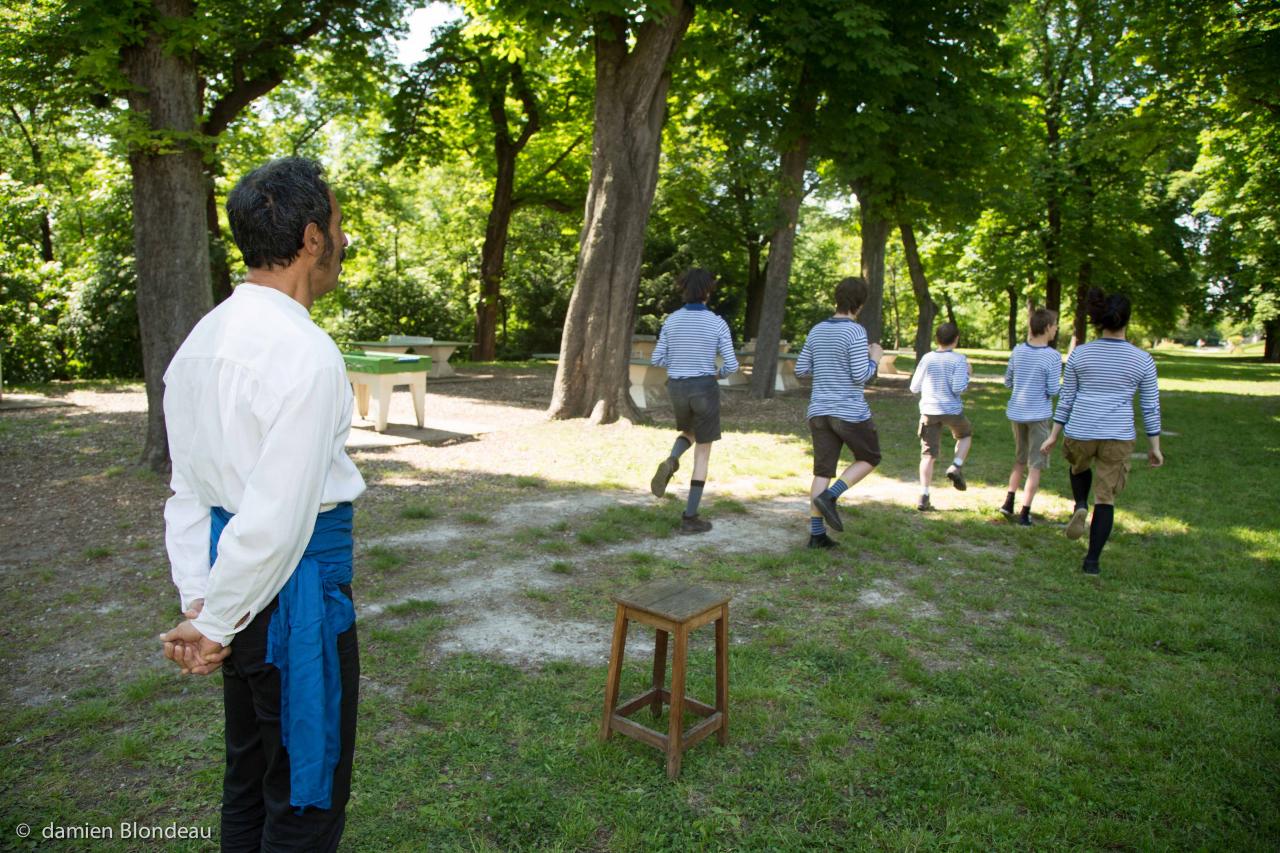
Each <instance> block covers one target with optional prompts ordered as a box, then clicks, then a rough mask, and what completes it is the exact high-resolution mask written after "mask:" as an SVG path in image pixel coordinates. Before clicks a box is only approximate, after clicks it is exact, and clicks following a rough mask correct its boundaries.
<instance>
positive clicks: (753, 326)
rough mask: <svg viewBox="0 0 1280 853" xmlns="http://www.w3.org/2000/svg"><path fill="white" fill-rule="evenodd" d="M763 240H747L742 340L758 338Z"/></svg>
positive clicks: (762, 291) (763, 270) (763, 278)
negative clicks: (745, 310) (745, 294)
mask: <svg viewBox="0 0 1280 853" xmlns="http://www.w3.org/2000/svg"><path fill="white" fill-rule="evenodd" d="M763 249H764V240H761V239H759V238H758V237H756V236H755V235H752V236H751V237H748V238H747V316H746V320H745V321H744V322H743V324H742V325H743V328H742V340H743V342H744V343H745V342H746V341H752V340H755V339H756V338H758V337H760V306H761V305H762V304H763V303H764V282H765V273H766V269H767V268H765V267H761V265H760V255H761V254H762V250H763Z"/></svg>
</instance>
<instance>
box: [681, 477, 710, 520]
mask: <svg viewBox="0 0 1280 853" xmlns="http://www.w3.org/2000/svg"><path fill="white" fill-rule="evenodd" d="M706 485H707V481H706V480H690V481H689V500H688V501H686V502H685V506H684V514H685V515H686V516H688V517H689V518H693V517H694V516H695V515H697V514H698V504H699V503H701V501H702V489H703V487H704V486H706Z"/></svg>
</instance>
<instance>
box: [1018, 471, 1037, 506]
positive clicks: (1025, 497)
mask: <svg viewBox="0 0 1280 853" xmlns="http://www.w3.org/2000/svg"><path fill="white" fill-rule="evenodd" d="M1039 490H1040V469H1039V468H1032V469H1030V470H1029V471H1027V488H1026V490H1025V491H1024V492H1023V493H1022V505H1023V506H1031V501H1032V500H1034V499H1035V496H1036V492H1038V491H1039Z"/></svg>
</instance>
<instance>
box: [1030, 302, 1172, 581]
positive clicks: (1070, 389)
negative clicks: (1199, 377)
mask: <svg viewBox="0 0 1280 853" xmlns="http://www.w3.org/2000/svg"><path fill="white" fill-rule="evenodd" d="M1087 298H1088V302H1087V303H1086V304H1087V306H1088V311H1089V319H1090V321H1092V323H1093V325H1094V326H1095V327H1097V329H1098V331H1099V332H1100V333H1101V335H1100V337H1098V339H1097V340H1094V341H1091V342H1090V343H1087V344H1084V345H1082V346H1079V347H1076V348H1075V349H1074V350H1073V351H1072V352H1071V355H1069V356H1068V357H1067V365H1066V369H1065V370H1064V371H1063V374H1062V395H1061V396H1060V397H1059V398H1058V410H1057V411H1056V412H1055V413H1054V415H1053V421H1054V423H1053V431H1052V432H1051V433H1049V437H1048V438H1047V439H1045V442H1044V444H1043V445H1042V446H1041V448H1040V449H1041V451H1042V452H1044V453H1046V454H1048V453H1050V452H1051V451H1052V450H1053V445H1054V444H1055V443H1056V442H1057V440H1058V436H1059V435H1061V434H1062V433H1064V432H1065V433H1066V434H1067V439H1066V442H1065V443H1064V445H1063V455H1064V456H1065V457H1066V460H1067V462H1068V463H1069V464H1070V465H1071V494H1072V496H1073V497H1074V498H1075V502H1076V508H1075V511H1074V512H1073V513H1072V515H1071V521H1070V522H1069V523H1068V524H1067V530H1066V534H1067V538H1068V539H1079V538H1080V537H1081V536H1083V535H1084V530H1085V520H1086V519H1087V518H1088V515H1089V491H1090V489H1091V488H1094V489H1095V491H1096V499H1095V501H1094V504H1093V521H1092V522H1091V523H1090V524H1089V550H1088V552H1087V553H1086V554H1085V558H1084V564H1083V565H1082V566H1081V568H1082V569H1083V570H1084V572H1085V573H1086V574H1091V575H1096V574H1098V572H1099V571H1100V570H1101V569H1100V566H1099V560H1100V559H1101V557H1102V549H1103V546H1105V545H1106V544H1107V539H1108V538H1110V536H1111V526H1112V524H1113V522H1114V520H1115V499H1116V496H1117V495H1118V494H1120V492H1121V490H1122V489H1124V484H1125V479H1126V477H1127V476H1128V474H1129V457H1130V454H1131V453H1132V452H1133V445H1134V440H1135V438H1136V437H1137V436H1136V431H1135V429H1134V424H1133V396H1134V394H1135V393H1136V394H1139V395H1140V398H1141V403H1142V425H1143V428H1144V429H1145V431H1146V433H1147V461H1148V463H1149V464H1150V465H1151V467H1152V468H1159V467H1160V466H1161V465H1163V464H1164V455H1163V454H1162V453H1161V452H1160V388H1159V386H1158V384H1157V382H1156V363H1155V360H1154V359H1153V358H1152V357H1151V355H1150V354H1149V353H1147V352H1144V351H1143V350H1140V349H1138V348H1137V347H1135V346H1134V345H1133V344H1131V343H1129V342H1128V341H1127V340H1125V337H1124V331H1125V327H1126V326H1128V325H1129V312H1130V305H1129V300H1128V298H1127V297H1125V296H1122V295H1120V294H1118V293H1117V294H1112V295H1110V296H1107V295H1106V294H1104V293H1103V292H1102V291H1101V290H1099V289H1098V288H1096V287H1095V288H1091V289H1090V290H1089V294H1088V297H1087ZM1095 470H1096V474H1095Z"/></svg>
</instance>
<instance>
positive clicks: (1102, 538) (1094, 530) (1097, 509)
mask: <svg viewBox="0 0 1280 853" xmlns="http://www.w3.org/2000/svg"><path fill="white" fill-rule="evenodd" d="M1115 517H1116V508H1115V507H1113V506H1112V505H1111V504H1094V505H1093V523H1092V524H1090V525H1089V553H1088V554H1086V555H1085V559H1086V560H1097V559H1098V558H1100V557H1101V556H1102V546H1103V545H1106V544H1107V539H1109V538H1110V537H1111V525H1112V523H1113V522H1114V521H1115Z"/></svg>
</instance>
